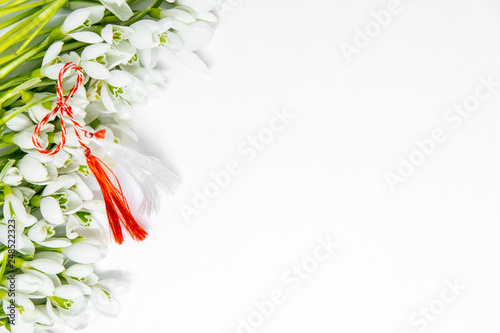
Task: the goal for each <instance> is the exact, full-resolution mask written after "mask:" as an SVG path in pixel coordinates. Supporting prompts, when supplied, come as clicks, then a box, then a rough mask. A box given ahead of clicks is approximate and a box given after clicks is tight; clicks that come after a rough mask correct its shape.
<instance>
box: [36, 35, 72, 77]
mask: <svg viewBox="0 0 500 333" xmlns="http://www.w3.org/2000/svg"><path fill="white" fill-rule="evenodd" d="M62 47H63V42H56V43H53V44H52V45H51V46H50V47H49V48H48V49H47V52H46V53H45V56H44V57H43V60H42V67H41V70H40V73H41V75H42V76H46V77H48V78H49V79H52V80H57V77H58V76H59V72H60V71H61V69H62V68H63V67H64V65H65V64H67V63H69V62H72V63H74V64H76V65H79V64H80V56H79V55H78V54H77V53H76V52H70V53H68V54H64V55H62V56H59V53H61V51H62ZM70 75H72V77H71V76H70ZM64 77H65V78H67V77H70V78H69V79H66V80H65V81H64V86H68V85H71V86H73V85H74V84H75V82H76V74H74V73H73V74H71V73H70V72H67V73H66V74H65V76H64Z"/></svg>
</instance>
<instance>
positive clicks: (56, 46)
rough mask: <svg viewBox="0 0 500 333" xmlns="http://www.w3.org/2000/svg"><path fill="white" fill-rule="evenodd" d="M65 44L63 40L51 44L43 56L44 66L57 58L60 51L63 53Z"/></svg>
mask: <svg viewBox="0 0 500 333" xmlns="http://www.w3.org/2000/svg"><path fill="white" fill-rule="evenodd" d="M63 45H64V43H63V42H55V43H53V44H51V45H50V46H49V48H48V49H47V51H46V52H45V55H44V56H43V61H42V67H43V66H45V65H47V64H48V63H50V62H52V61H53V60H55V59H56V58H57V56H58V55H59V53H61V50H62V47H63Z"/></svg>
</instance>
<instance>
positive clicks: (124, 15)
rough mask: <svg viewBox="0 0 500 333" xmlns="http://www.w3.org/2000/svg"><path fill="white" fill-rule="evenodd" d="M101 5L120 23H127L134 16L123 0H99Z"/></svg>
mask: <svg viewBox="0 0 500 333" xmlns="http://www.w3.org/2000/svg"><path fill="white" fill-rule="evenodd" d="M101 3H102V4H103V5H104V6H106V8H107V9H109V11H110V12H112V13H113V14H115V15H116V17H118V18H119V19H120V20H121V21H127V20H128V19H129V18H130V17H131V16H132V15H133V14H134V12H133V11H132V10H131V9H130V7H129V6H128V4H127V2H126V1H125V0H101Z"/></svg>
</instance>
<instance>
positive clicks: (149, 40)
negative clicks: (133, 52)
mask: <svg viewBox="0 0 500 333" xmlns="http://www.w3.org/2000/svg"><path fill="white" fill-rule="evenodd" d="M172 24H173V21H172V19H171V18H164V19H161V20H159V21H153V20H141V21H138V22H135V23H133V24H132V25H131V26H130V28H131V29H132V30H133V31H134V33H133V34H132V35H131V36H130V37H129V41H130V43H132V45H133V46H134V47H135V48H137V49H139V50H144V49H152V48H155V47H158V46H160V45H163V44H164V43H165V42H166V39H165V38H166V37H167V33H166V32H167V30H168V29H170V28H171V27H172Z"/></svg>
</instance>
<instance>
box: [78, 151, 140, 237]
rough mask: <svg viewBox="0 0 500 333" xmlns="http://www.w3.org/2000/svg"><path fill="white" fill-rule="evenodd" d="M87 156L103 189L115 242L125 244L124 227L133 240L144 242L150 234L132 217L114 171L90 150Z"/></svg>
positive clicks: (90, 166)
mask: <svg viewBox="0 0 500 333" xmlns="http://www.w3.org/2000/svg"><path fill="white" fill-rule="evenodd" d="M85 155H86V157H87V164H88V166H89V168H90V170H91V171H92V173H93V174H94V176H95V178H96V179H97V182H98V184H99V187H100V188H101V192H102V195H103V198H104V203H105V204H106V213H107V215H108V220H109V226H110V228H111V232H112V233H113V237H114V239H115V241H116V242H117V243H118V244H121V243H123V234H122V228H121V227H122V226H123V227H124V228H125V230H127V232H128V233H129V234H130V235H131V236H132V238H133V239H135V240H138V241H141V240H144V239H145V238H146V236H147V235H148V233H147V232H146V231H145V230H144V229H143V228H142V227H141V226H140V225H139V223H137V221H136V220H135V218H134V217H133V216H132V213H131V212H130V208H129V206H128V203H127V199H126V198H125V196H124V195H123V192H122V189H121V186H120V183H119V182H118V179H117V178H116V176H115V174H114V173H113V171H112V170H111V169H110V168H109V167H108V166H107V165H106V164H104V162H103V161H101V160H100V159H98V158H97V157H95V156H94V155H92V154H91V153H90V149H87V151H86V154H85ZM108 172H109V173H111V174H112V175H113V177H114V178H115V180H116V182H117V184H118V188H116V186H115V185H114V184H113V182H112V181H111V179H110V178H109V176H108Z"/></svg>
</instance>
